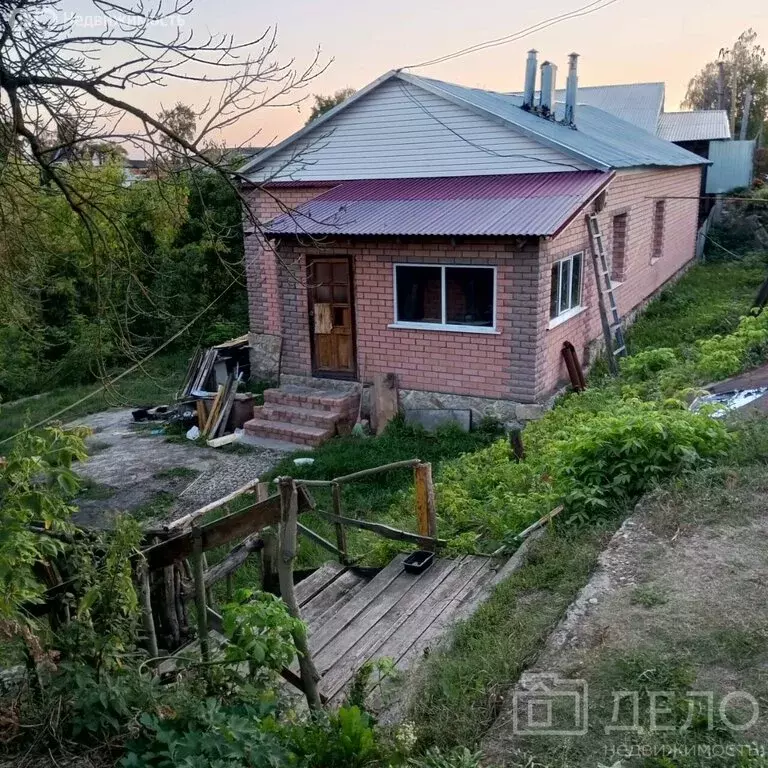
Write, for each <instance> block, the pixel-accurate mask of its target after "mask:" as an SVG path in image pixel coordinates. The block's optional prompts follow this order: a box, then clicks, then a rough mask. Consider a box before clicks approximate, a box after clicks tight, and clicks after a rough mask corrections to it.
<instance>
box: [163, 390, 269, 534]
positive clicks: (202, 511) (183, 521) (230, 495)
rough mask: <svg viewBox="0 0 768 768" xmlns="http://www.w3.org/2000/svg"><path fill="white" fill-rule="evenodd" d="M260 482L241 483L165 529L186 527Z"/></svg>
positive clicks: (257, 479)
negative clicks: (230, 491)
mask: <svg viewBox="0 0 768 768" xmlns="http://www.w3.org/2000/svg"><path fill="white" fill-rule="evenodd" d="M198 402H200V401H199V400H198ZM258 484H259V478H258V477H257V478H256V479H255V480H249V481H248V482H247V483H246V484H245V485H241V486H240V487H239V488H237V489H236V490H234V491H232V493H228V494H227V495H226V496H222V497H221V498H220V499H216V501H212V502H211V503H210V504H206V505H205V506H203V507H199V508H198V509H196V510H195V511H194V512H190V513H189V514H186V515H184V516H183V517H179V518H178V519H176V520H172V521H171V522H170V523H168V525H166V526H165V529H166V530H168V531H172V530H176V529H178V528H185V527H186V526H188V525H190V524H191V523H192V522H193V521H194V520H197V518H199V517H203V516H204V515H207V514H208V513H209V512H213V511H214V510H215V509H219V507H223V506H224V505H225V504H229V502H230V501H234V500H235V499H236V498H237V497H238V496H242V495H243V494H244V493H248V492H249V491H252V490H253V489H254V488H255V487H256V486H258Z"/></svg>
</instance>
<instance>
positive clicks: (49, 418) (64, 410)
mask: <svg viewBox="0 0 768 768" xmlns="http://www.w3.org/2000/svg"><path fill="white" fill-rule="evenodd" d="M238 282H239V281H238V279H237V278H235V279H234V280H233V281H232V282H231V283H230V284H229V285H228V286H227V287H226V288H225V289H224V290H223V291H222V292H221V293H220V294H219V295H218V296H217V297H216V298H215V299H214V300H213V301H212V302H211V303H210V304H208V306H207V307H205V308H204V309H202V310H201V311H200V312H198V313H197V315H195V317H193V318H192V319H191V320H190V321H189V322H188V323H187V324H186V325H185V326H184V327H183V328H182V329H181V330H180V331H178V332H177V333H175V334H174V335H173V336H171V338H170V339H167V340H166V341H164V342H163V343H162V344H161V345H160V346H159V347H158V348H157V349H155V350H153V351H152V352H150V353H149V354H148V355H147V356H146V357H144V358H142V359H141V360H139V362H138V363H135V364H134V365H132V366H131V367H130V368H128V369H127V370H125V371H123V372H122V373H121V374H119V375H118V376H115V378H114V379H110V380H109V381H108V382H106V383H105V384H102V385H101V386H100V387H99V388H98V389H95V390H94V391H93V392H89V393H88V394H87V395H85V397H81V398H80V399H79V400H77V401H76V402H74V403H72V404H71V405H68V406H66V407H65V408H62V409H61V410H60V411H56V413H54V414H52V415H51V416H47V417H46V418H44V419H42V420H41V421H38V422H37V424H33V425H32V426H31V427H24V429H22V430H19V431H18V432H17V433H16V434H15V435H11V436H10V437H6V438H5V439H4V440H0V445H3V444H4V443H8V442H10V441H11V440H15V439H16V438H17V437H18V436H19V435H23V434H24V433H25V432H31V431H32V430H33V429H37V428H38V427H43V426H45V425H46V424H47V423H48V422H49V421H53V419H57V418H58V417H59V416H62V415H63V414H65V413H67V411H71V410H72V409H73V408H76V407H77V406H78V405H81V404H82V403H84V402H85V401H86V400H90V399H91V398H92V397H96V395H98V394H100V393H101V392H103V391H104V390H105V389H107V388H109V387H111V386H112V385H113V384H116V383H117V382H118V381H120V379H123V378H125V377H126V376H128V374H130V373H133V372H134V371H135V370H136V369H137V368H141V366H143V365H144V364H145V363H147V362H148V361H149V360H151V359H152V358H153V357H154V356H155V355H157V354H159V353H160V352H162V351H163V350H164V349H165V348H166V347H167V346H168V345H169V344H172V343H173V342H174V341H176V339H178V338H179V336H182V335H183V334H184V333H186V332H187V331H188V330H189V329H190V328H191V327H192V326H193V325H194V324H195V323H196V322H197V321H198V320H199V319H200V318H201V317H202V316H203V315H204V314H205V313H206V312H208V310H210V309H212V308H213V307H214V306H215V305H216V304H217V303H218V302H219V301H220V300H221V299H223V298H224V296H226V295H227V293H229V291H230V290H231V289H232V288H233V287H234V286H235V284H236V283H238Z"/></svg>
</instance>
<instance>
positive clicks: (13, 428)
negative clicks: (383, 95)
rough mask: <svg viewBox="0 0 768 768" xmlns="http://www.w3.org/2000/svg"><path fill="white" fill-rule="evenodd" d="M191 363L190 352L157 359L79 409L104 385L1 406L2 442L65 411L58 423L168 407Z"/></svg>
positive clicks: (115, 372)
mask: <svg viewBox="0 0 768 768" xmlns="http://www.w3.org/2000/svg"><path fill="white" fill-rule="evenodd" d="M188 360H189V354H188V353H186V352H178V353H174V354H170V355H166V356H163V357H157V358H153V359H152V360H150V361H149V362H148V363H147V364H146V365H145V366H144V367H143V368H142V369H139V370H137V371H135V372H134V373H133V374H131V375H130V376H126V377H125V378H124V379H121V380H120V381H118V382H117V384H115V385H114V386H110V387H108V388H106V389H105V390H104V391H102V392H99V394H97V395H94V396H93V397H91V398H89V399H88V400H86V401H85V402H83V403H79V404H77V405H75V403H78V401H79V400H81V399H82V398H84V397H85V396H86V395H90V394H91V393H93V392H96V391H97V390H98V389H99V388H100V387H101V384H87V385H83V386H78V387H67V388H64V389H57V390H54V391H53V392H49V393H47V394H45V395H42V396H41V397H37V398H35V399H34V400H27V401H25V402H23V403H19V404H18V405H9V406H3V405H2V404H1V403H0V440H5V439H7V438H12V437H13V436H14V435H15V434H17V433H18V432H19V431H20V430H22V429H24V428H25V427H27V426H30V425H33V424H36V423H37V422H39V421H43V420H44V419H50V418H51V417H53V416H54V415H55V414H56V413H58V412H59V411H61V410H62V409H64V408H69V410H68V411H67V412H66V413H64V414H62V415H61V416H58V417H56V420H57V421H62V422H64V423H66V422H69V421H72V420H73V419H77V418H79V417H81V416H87V415H88V414H91V413H98V412H99V411H103V410H105V409H107V408H137V407H146V406H154V405H160V404H164V403H168V402H170V401H171V400H172V399H173V397H174V395H175V393H176V391H177V390H178V388H179V387H180V386H181V383H182V381H183V378H184V374H185V372H186V370H187V364H188ZM126 367H127V366H126ZM118 373H120V371H114V375H117V374H118ZM70 406H73V407H70ZM3 450H4V449H3Z"/></svg>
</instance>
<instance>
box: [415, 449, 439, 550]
mask: <svg viewBox="0 0 768 768" xmlns="http://www.w3.org/2000/svg"><path fill="white" fill-rule="evenodd" d="M413 478H414V482H415V484H416V518H417V520H418V522H419V534H420V535H421V536H428V537H429V538H431V539H437V512H436V509H435V488H434V486H433V485H432V465H431V464H429V463H428V462H421V463H419V464H417V465H416V466H415V467H414V468H413ZM436 548H437V545H436V542H433V543H431V544H430V545H429V546H428V547H427V549H430V550H432V551H435V549H436Z"/></svg>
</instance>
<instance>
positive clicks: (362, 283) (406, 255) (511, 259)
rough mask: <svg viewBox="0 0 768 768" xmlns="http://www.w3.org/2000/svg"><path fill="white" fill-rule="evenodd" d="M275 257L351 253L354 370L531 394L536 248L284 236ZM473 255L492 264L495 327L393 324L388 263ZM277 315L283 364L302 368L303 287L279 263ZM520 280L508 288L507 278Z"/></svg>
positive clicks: (305, 332) (305, 354)
mask: <svg viewBox="0 0 768 768" xmlns="http://www.w3.org/2000/svg"><path fill="white" fill-rule="evenodd" d="M279 253H280V256H281V262H283V263H297V262H298V263H301V264H304V263H305V261H304V260H305V258H306V256H311V255H318V256H322V255H326V256H328V255H335V256H342V255H349V256H353V257H354V266H353V269H354V293H355V315H356V318H355V319H356V326H357V360H358V368H359V372H360V374H361V375H360V378H362V379H364V380H366V381H370V380H371V379H372V378H373V376H374V375H375V374H377V373H387V372H394V373H396V374H397V375H398V379H399V384H400V387H401V388H403V389H416V390H425V391H432V392H448V393H454V394H462V395H474V396H477V397H491V398H500V399H511V400H516V401H520V402H532V400H533V389H534V386H533V380H532V378H531V376H530V371H531V370H532V368H533V365H534V361H535V355H536V340H535V334H534V330H533V322H534V319H535V295H536V294H535V290H534V289H533V285H534V281H535V279H536V272H537V266H536V260H537V252H536V251H531V252H520V251H516V250H515V249H514V248H513V247H512V246H511V245H510V244H508V243H504V242H500V241H484V242H483V241H472V242H471V244H466V243H463V244H462V243H458V244H455V245H454V244H452V243H451V242H449V241H436V240H433V241H430V242H404V243H395V242H384V241H381V240H359V241H356V242H355V244H354V245H350V244H349V243H348V242H344V243H343V244H334V243H324V245H323V247H322V248H320V249H310V248H306V247H302V246H301V245H296V244H289V243H287V242H286V243H283V244H282V245H281V246H280V249H279ZM396 263H415V264H445V265H450V264H471V265H477V266H481V265H483V266H495V267H496V268H497V272H496V280H497V296H498V298H497V306H496V326H497V329H498V331H499V332H498V333H493V334H485V333H461V332H458V333H457V332H453V331H432V330H412V329H405V328H391V327H390V325H391V324H392V323H393V322H394V284H393V265H394V264H396ZM280 269H281V275H282V277H281V283H280V289H281V293H282V294H283V300H282V301H283V303H282V311H283V318H284V321H285V329H286V332H285V335H284V338H285V341H284V348H283V368H282V370H283V373H288V374H299V375H306V376H308V375H310V374H311V360H310V355H309V327H308V321H307V298H306V289H305V288H304V287H303V286H300V285H299V284H298V283H296V282H295V281H293V282H292V281H290V280H289V278H288V276H287V271H286V270H285V269H284V268H283V267H282V266H281V267H280ZM513 285H514V286H517V288H518V290H513V289H512V286H513Z"/></svg>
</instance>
